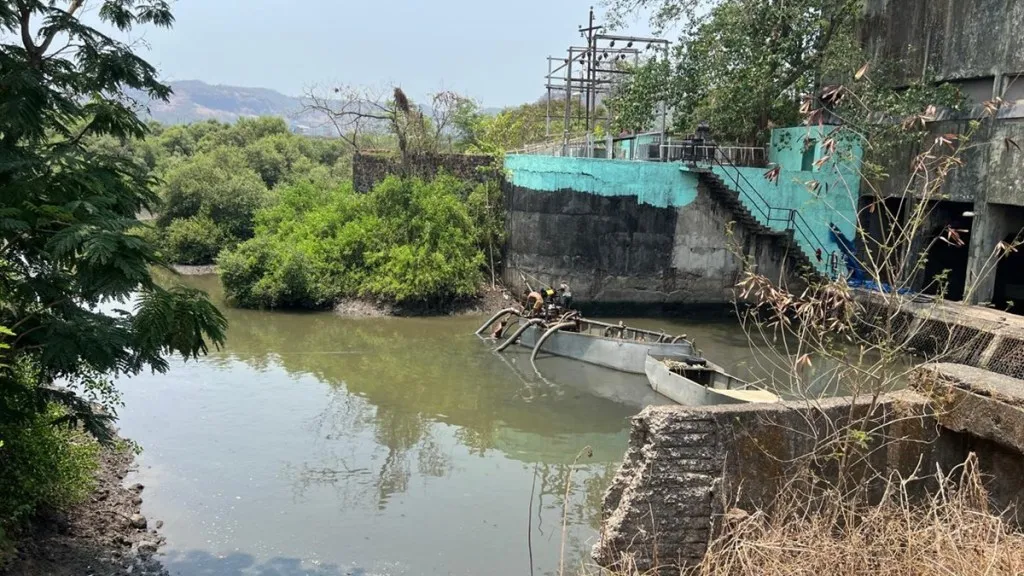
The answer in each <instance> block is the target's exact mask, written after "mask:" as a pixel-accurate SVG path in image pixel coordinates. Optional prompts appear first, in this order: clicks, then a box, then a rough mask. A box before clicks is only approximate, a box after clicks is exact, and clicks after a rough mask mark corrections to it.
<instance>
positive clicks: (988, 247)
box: [964, 200, 1007, 304]
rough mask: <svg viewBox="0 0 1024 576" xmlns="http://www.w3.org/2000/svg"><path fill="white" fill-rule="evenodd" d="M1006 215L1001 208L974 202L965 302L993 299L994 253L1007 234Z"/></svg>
mask: <svg viewBox="0 0 1024 576" xmlns="http://www.w3.org/2000/svg"><path fill="white" fill-rule="evenodd" d="M1006 233H1007V230H1006V216H1005V214H1004V213H1003V208H1002V207H1000V206H998V205H994V204H990V203H988V202H985V201H984V200H979V201H977V202H975V203H974V219H973V221H972V223H971V245H970V253H969V254H968V257H967V286H966V287H965V288H967V289H968V290H970V292H969V293H968V294H965V297H964V300H965V301H966V302H967V303H968V304H982V303H985V302H991V301H992V295H993V293H994V292H995V287H996V265H997V264H998V260H997V259H996V257H995V256H993V252H994V251H995V249H996V244H998V243H999V241H1000V240H1002V239H1003V238H1004V237H1005V236H1006Z"/></svg>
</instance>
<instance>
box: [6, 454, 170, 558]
mask: <svg viewBox="0 0 1024 576" xmlns="http://www.w3.org/2000/svg"><path fill="white" fill-rule="evenodd" d="M134 459H135V457H134V454H132V452H131V451H130V450H128V449H122V450H104V451H103V452H102V453H101V457H100V465H99V469H98V470H97V472H96V481H97V485H96V489H95V490H94V491H93V493H92V495H91V496H90V497H89V499H88V500H86V501H85V502H83V503H82V504H79V505H78V506H76V507H74V508H72V509H71V510H68V511H66V512H53V513H51V514H48V515H46V516H45V517H41V518H39V519H37V521H36V522H35V523H34V524H33V526H32V529H31V530H30V531H28V532H27V533H26V534H24V535H23V537H22V538H21V539H20V540H19V541H18V542H17V544H16V545H15V549H16V552H15V555H14V558H13V559H12V561H11V563H10V564H9V565H8V566H6V567H0V574H2V575H3V576H43V575H46V576H83V575H86V574H95V575H97V576H99V575H104V576H107V575H115V574H116V575H118V576H121V575H128V574H131V575H132V576H139V575H143V576H167V574H168V572H167V571H166V570H165V569H164V568H163V566H162V565H161V563H160V561H159V560H157V558H156V557H155V554H156V551H157V549H158V548H159V547H160V546H161V545H163V542H164V539H163V537H162V536H161V535H160V534H159V533H158V532H157V530H158V529H159V528H160V527H161V526H162V525H163V524H162V522H149V521H147V519H146V518H145V517H144V516H142V515H141V512H140V508H141V506H142V493H143V491H144V487H143V486H142V485H141V484H135V485H132V486H124V478H125V476H127V474H128V473H129V471H130V470H131V467H132V462H133V461H134Z"/></svg>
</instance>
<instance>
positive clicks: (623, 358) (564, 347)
mask: <svg viewBox="0 0 1024 576" xmlns="http://www.w3.org/2000/svg"><path fill="white" fill-rule="evenodd" d="M548 331H549V328H547V327H545V326H544V325H533V326H528V327H525V330H523V331H522V333H521V334H520V335H519V344H520V345H521V346H526V347H529V348H535V347H536V346H537V343H538V342H539V341H540V339H541V337H542V336H543V335H544V334H545V333H546V332H548ZM541 344H542V345H541V347H540V351H541V352H547V353H550V354H554V355H556V356H565V357H566V358H573V359H575V360H580V361H582V362H587V363H589V364H596V365H598V366H604V367H605V368H611V369H613V370H619V371H622V372H629V373H631V374H643V373H644V363H645V361H646V359H647V356H648V354H654V355H658V356H666V357H673V356H676V357H693V356H695V355H696V352H695V351H694V348H693V343H692V342H690V341H689V340H687V339H686V338H685V337H684V336H676V337H673V336H671V335H667V334H665V333H662V332H654V331H650V330H644V329H642V328H632V327H629V326H623V325H621V324H620V325H616V324H608V323H605V322H598V321H595V320H587V319H584V318H580V319H578V321H574V322H573V325H572V326H569V327H566V328H563V329H559V330H557V331H555V332H553V333H551V334H550V335H549V336H548V337H547V339H545V340H544V341H543V342H542V343H541Z"/></svg>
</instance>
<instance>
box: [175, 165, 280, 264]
mask: <svg viewBox="0 0 1024 576" xmlns="http://www.w3.org/2000/svg"><path fill="white" fill-rule="evenodd" d="M268 194H269V193H268V191H267V188H266V186H265V185H264V183H263V181H262V180H261V179H260V177H259V175H258V174H257V173H256V172H255V171H253V170H252V168H250V167H249V165H248V164H247V163H246V159H245V156H244V154H243V152H242V151H240V150H238V149H231V148H221V149H217V150H214V151H212V152H208V153H201V154H198V155H196V156H195V157H194V158H192V159H191V160H190V161H188V162H185V163H182V164H179V165H178V166H177V167H175V168H173V169H171V170H170V171H169V172H168V174H167V176H166V182H165V184H164V187H163V196H164V202H163V206H162V207H161V209H160V216H159V217H158V218H157V226H159V227H161V228H168V232H170V230H169V227H170V226H171V224H172V223H174V222H175V221H178V220H187V219H193V218H198V219H200V220H208V221H209V222H212V223H213V224H214V225H215V226H216V228H217V229H218V231H219V235H220V236H221V237H223V238H224V239H225V240H227V241H229V242H230V241H238V240H245V239H247V238H251V237H252V232H253V216H254V215H255V213H256V210H258V209H259V208H260V207H261V206H263V205H264V204H265V203H266V202H267V200H268ZM187 229H188V230H194V231H204V232H205V231H206V229H205V228H202V227H191V228H187ZM185 230H186V229H182V228H179V229H178V230H177V232H179V233H180V232H183V231H185ZM208 238H209V237H208V236H206V235H204V236H203V237H201V238H197V239H195V243H196V244H199V243H203V242H205V241H206V240H207V239H208ZM169 256H170V258H171V259H172V260H173V261H175V262H185V261H186V259H187V257H186V255H185V254H183V253H176V252H173V251H172V252H171V254H170V255H169ZM211 261H212V258H211V259H210V260H207V261H204V262H199V263H201V264H208V263H209V262H211Z"/></svg>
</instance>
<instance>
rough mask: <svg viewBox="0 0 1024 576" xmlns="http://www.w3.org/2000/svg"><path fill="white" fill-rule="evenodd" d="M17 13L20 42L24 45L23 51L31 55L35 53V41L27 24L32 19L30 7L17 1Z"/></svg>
mask: <svg viewBox="0 0 1024 576" xmlns="http://www.w3.org/2000/svg"><path fill="white" fill-rule="evenodd" d="M18 13H19V14H20V15H21V19H20V20H21V42H22V44H24V45H25V51H26V52H28V54H29V56H30V57H32V56H33V55H34V54H35V53H36V45H35V42H33V41H32V31H31V30H29V24H30V23H31V21H32V9H31V8H29V7H28V6H26V5H25V4H24V3H22V2H18Z"/></svg>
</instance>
